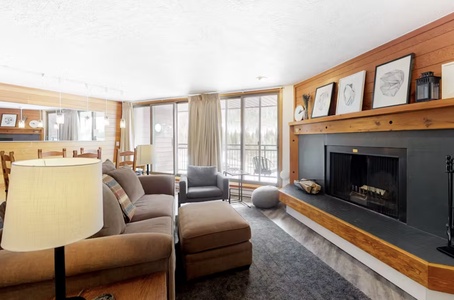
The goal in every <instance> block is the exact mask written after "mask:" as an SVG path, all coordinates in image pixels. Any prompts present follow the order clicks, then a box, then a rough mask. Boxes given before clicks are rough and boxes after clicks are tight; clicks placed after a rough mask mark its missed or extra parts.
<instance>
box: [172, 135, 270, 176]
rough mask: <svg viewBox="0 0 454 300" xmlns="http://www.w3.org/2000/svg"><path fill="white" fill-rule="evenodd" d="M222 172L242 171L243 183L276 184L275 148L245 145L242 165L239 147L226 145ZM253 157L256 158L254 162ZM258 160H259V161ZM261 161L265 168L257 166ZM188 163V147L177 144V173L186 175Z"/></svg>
mask: <svg viewBox="0 0 454 300" xmlns="http://www.w3.org/2000/svg"><path fill="white" fill-rule="evenodd" d="M222 157H223V161H222V167H223V169H224V170H230V171H235V170H242V171H244V172H245V173H247V174H248V175H245V176H244V177H243V180H244V181H249V182H266V183H277V171H278V170H277V157H278V155H277V146H276V145H261V146H259V145H253V144H246V145H245V147H244V164H243V165H242V164H241V145H240V144H228V145H227V149H226V150H225V151H223V153H222ZM254 157H255V158H256V159H255V160H254ZM259 158H260V159H259ZM261 160H264V161H266V162H267V163H266V166H267V168H264V167H263V165H257V163H258V162H260V161H261ZM187 163H188V145H187V144H178V173H179V174H184V173H186V166H187Z"/></svg>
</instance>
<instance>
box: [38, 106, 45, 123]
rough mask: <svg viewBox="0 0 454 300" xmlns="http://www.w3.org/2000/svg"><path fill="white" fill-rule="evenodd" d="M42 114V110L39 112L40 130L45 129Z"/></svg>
mask: <svg viewBox="0 0 454 300" xmlns="http://www.w3.org/2000/svg"><path fill="white" fill-rule="evenodd" d="M42 114H43V111H42V110H41V109H40V110H39V121H38V128H43V127H44V123H43V117H42Z"/></svg>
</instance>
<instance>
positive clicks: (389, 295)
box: [232, 197, 415, 300]
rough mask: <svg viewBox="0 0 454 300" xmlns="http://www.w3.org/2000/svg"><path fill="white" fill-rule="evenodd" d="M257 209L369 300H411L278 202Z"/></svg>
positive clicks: (409, 296)
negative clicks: (289, 212) (270, 206)
mask: <svg viewBox="0 0 454 300" xmlns="http://www.w3.org/2000/svg"><path fill="white" fill-rule="evenodd" d="M243 199H244V202H246V203H247V204H248V205H252V203H251V202H250V198H247V197H243ZM232 205H233V206H237V205H244V204H241V203H235V202H233V203H232ZM260 210H261V211H262V212H263V214H264V215H265V216H267V217H268V218H269V219H270V220H272V221H273V222H274V223H276V224H277V225H278V226H279V227H281V228H282V229H283V230H284V231H285V232H287V233H288V234H289V235H290V236H292V237H293V238H294V239H295V240H297V241H298V242H299V243H300V244H301V245H303V246H304V247H306V248H307V249H308V250H309V251H311V252H312V253H314V254H315V255H317V256H318V257H319V258H320V259H321V260H322V261H324V262H325V263H326V264H327V265H329V266H330V267H331V268H333V269H334V270H335V271H336V272H338V273H339V274H341V275H342V276H343V277H344V278H345V279H347V280H348V281H349V282H351V283H352V284H353V285H354V286H356V287H357V288H359V289H360V290H361V291H362V292H363V293H364V294H366V295H367V296H368V297H370V298H371V299H377V300H382V299H387V300H402V299H405V300H409V299H415V298H413V297H412V296H411V295H409V294H407V293H406V292H405V291H403V290H401V289H400V288H399V287H397V286H396V285H394V284H393V283H391V282H390V281H388V280H387V279H385V278H383V277H382V276H380V275H379V274H377V273H376V272H374V271H373V270H371V269H370V268H368V267H367V266H365V265H364V264H362V263H361V262H359V261H358V260H356V259H355V258H353V257H352V256H350V255H349V254H348V253H346V252H345V251H343V250H342V249H340V248H338V247H337V246H336V245H334V244H332V243H331V242H329V241H328V240H326V239H325V238H323V237H322V236H320V235H319V234H317V233H316V232H314V231H313V230H312V229H310V228H309V227H307V226H306V225H304V224H302V223H301V222H299V221H298V220H296V219H295V218H293V217H292V216H290V215H289V214H287V213H286V211H285V205H283V204H282V203H279V205H278V206H277V207H276V208H272V209H260Z"/></svg>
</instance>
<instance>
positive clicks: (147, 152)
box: [136, 145, 153, 166]
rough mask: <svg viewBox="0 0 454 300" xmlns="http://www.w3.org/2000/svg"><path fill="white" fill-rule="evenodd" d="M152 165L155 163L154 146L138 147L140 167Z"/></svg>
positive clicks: (138, 163)
mask: <svg viewBox="0 0 454 300" xmlns="http://www.w3.org/2000/svg"><path fill="white" fill-rule="evenodd" d="M152 163H153V145H138V146H137V162H136V164H137V165H138V166H144V165H147V164H152Z"/></svg>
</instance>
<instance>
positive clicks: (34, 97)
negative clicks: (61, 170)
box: [0, 83, 121, 202]
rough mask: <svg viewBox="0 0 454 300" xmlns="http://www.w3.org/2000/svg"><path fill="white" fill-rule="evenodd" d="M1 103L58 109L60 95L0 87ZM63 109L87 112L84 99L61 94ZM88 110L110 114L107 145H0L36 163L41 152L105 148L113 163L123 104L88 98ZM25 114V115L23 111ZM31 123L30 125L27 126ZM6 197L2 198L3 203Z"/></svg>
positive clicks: (0, 184)
mask: <svg viewBox="0 0 454 300" xmlns="http://www.w3.org/2000/svg"><path fill="white" fill-rule="evenodd" d="M0 101H3V102H13V103H17V104H19V105H20V104H34V105H43V106H52V107H56V106H59V103H60V100H59V93H58V92H53V91H46V90H40V89H34V88H27V87H21V86H15V85H9V84H3V83H0ZM62 107H63V108H69V109H78V110H86V109H87V99H86V97H85V96H78V95H72V94H65V93H62ZM88 110H91V111H101V112H104V111H106V110H107V115H108V116H109V120H110V124H109V125H108V126H106V128H105V131H106V138H105V140H104V141H88V142H79V141H59V142H53V141H28V142H0V150H4V151H6V152H9V151H14V156H15V158H16V160H24V159H34V158H37V157H38V149H39V148H41V149H43V150H44V151H50V150H59V149H61V148H63V147H65V148H66V151H67V153H68V154H69V155H72V151H73V150H78V149H79V148H80V147H84V148H85V149H86V150H91V149H93V150H94V149H97V148H98V147H102V159H103V160H105V159H110V160H113V159H114V152H115V151H114V150H115V142H117V141H118V142H119V141H120V119H121V102H117V101H107V108H106V102H105V99H98V98H92V97H89V99H88ZM24 112H25V111H24ZM26 123H28V122H26ZM3 189H4V183H3V176H0V190H1V192H3ZM2 199H3V197H2V196H1V194H0V202H1V200H2Z"/></svg>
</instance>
